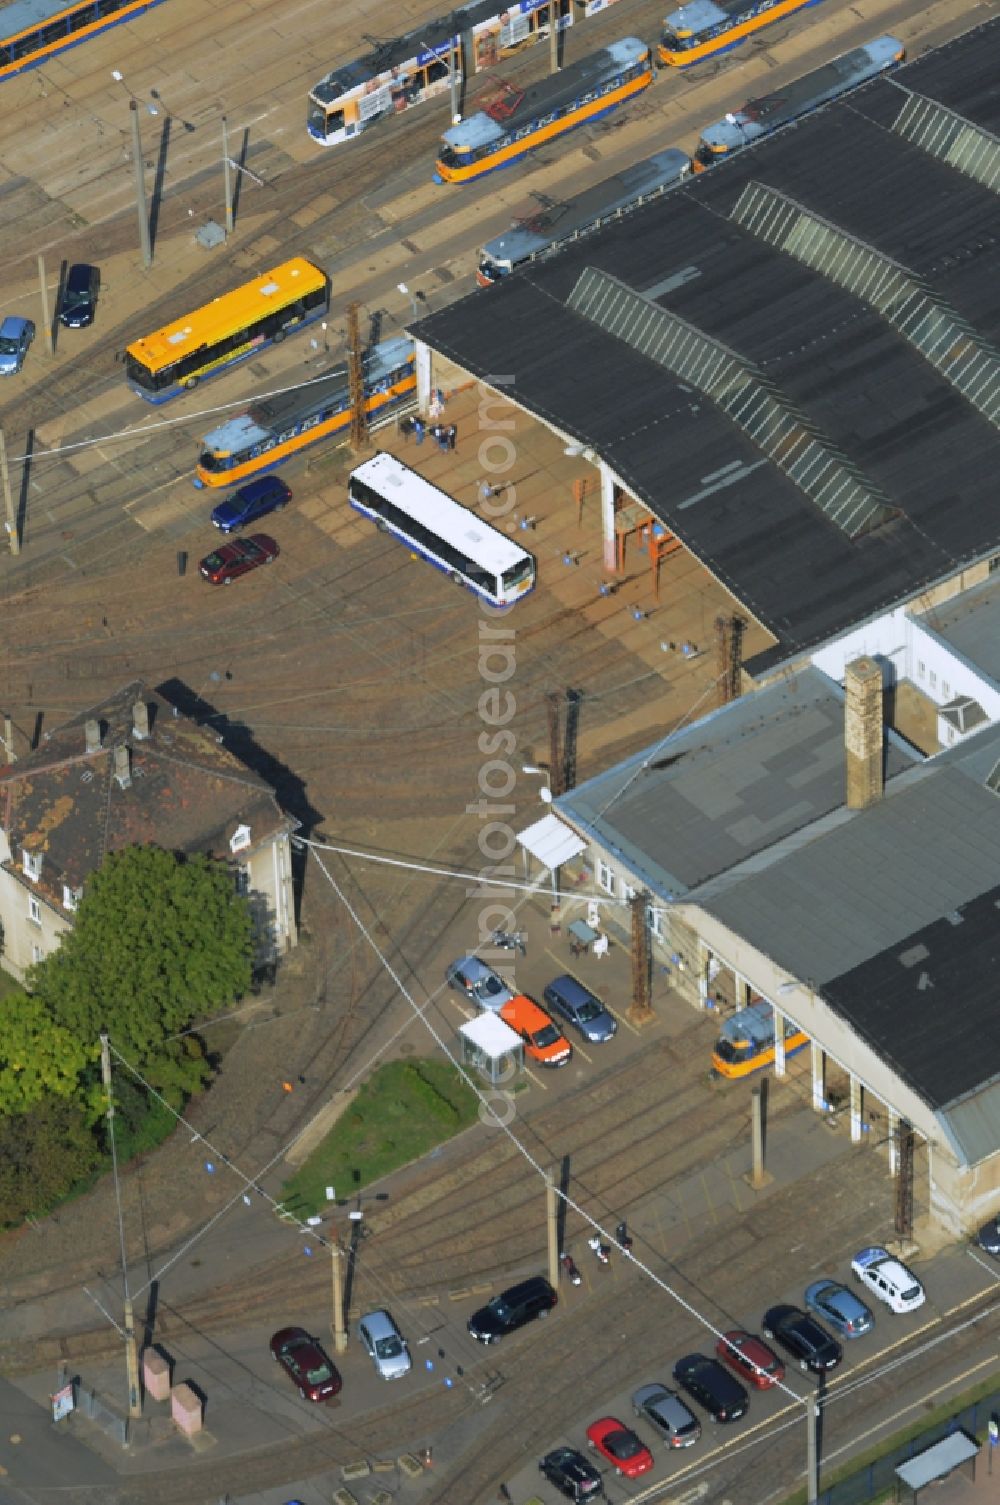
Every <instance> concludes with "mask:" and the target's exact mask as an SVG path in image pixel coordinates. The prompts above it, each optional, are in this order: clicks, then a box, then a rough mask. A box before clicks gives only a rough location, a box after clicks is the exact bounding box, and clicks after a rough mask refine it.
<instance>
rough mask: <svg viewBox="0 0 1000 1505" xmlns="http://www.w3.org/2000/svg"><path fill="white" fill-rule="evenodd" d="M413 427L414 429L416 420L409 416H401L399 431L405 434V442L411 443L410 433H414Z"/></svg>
mask: <svg viewBox="0 0 1000 1505" xmlns="http://www.w3.org/2000/svg"><path fill="white" fill-rule="evenodd" d="M413 429H414V420H413V419H412V418H409V417H407V418H401V419H400V420H399V432H400V433H401V434H402V436H403V443H404V444H409V442H410V435H411V434H412V433H413Z"/></svg>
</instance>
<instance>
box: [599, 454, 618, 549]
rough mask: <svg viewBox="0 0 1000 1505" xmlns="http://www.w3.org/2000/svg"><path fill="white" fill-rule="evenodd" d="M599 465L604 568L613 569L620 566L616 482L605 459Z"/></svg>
mask: <svg viewBox="0 0 1000 1505" xmlns="http://www.w3.org/2000/svg"><path fill="white" fill-rule="evenodd" d="M599 466H600V473H601V538H602V539H603V542H604V568H605V569H606V570H612V571H613V570H615V569H617V567H618V549H617V542H616V539H615V482H614V478H613V476H612V474H611V472H610V470H609V469H608V467H607V466H606V465H605V464H604V461H603V460H601V461H599Z"/></svg>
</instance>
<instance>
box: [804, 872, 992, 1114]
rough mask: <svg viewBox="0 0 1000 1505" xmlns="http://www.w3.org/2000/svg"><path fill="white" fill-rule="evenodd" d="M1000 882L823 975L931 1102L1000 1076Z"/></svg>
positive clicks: (852, 1018) (837, 1004) (840, 1002)
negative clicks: (868, 956) (844, 968)
mask: <svg viewBox="0 0 1000 1505" xmlns="http://www.w3.org/2000/svg"><path fill="white" fill-rule="evenodd" d="M998 975H1000V888H994V889H991V890H990V892H989V893H985V894H983V895H981V896H980V897H979V898H977V899H973V900H972V902H971V903H969V904H965V905H963V906H962V908H961V909H959V910H956V911H955V913H954V914H952V915H949V916H946V917H945V918H943V919H940V920H936V921H935V922H934V924H933V925H927V926H925V927H924V929H922V930H918V931H915V932H914V933H913V935H910V936H908V937H907V938H906V940H905V941H903V942H902V943H901V944H900V945H898V946H894V947H893V948H892V949H891V950H889V951H883V952H882V953H881V955H879V956H876V957H874V958H873V959H872V960H871V961H869V962H864V963H863V964H862V965H861V966H860V967H855V968H854V969H853V971H850V972H845V973H844V974H843V976H841V977H838V978H835V979H834V981H833V982H828V983H826V984H825V985H824V988H823V996H824V998H826V999H827V1000H828V1001H829V1002H830V1003H831V1004H832V1005H833V1007H834V1008H835V1009H836V1010H837V1012H838V1013H839V1014H842V1015H843V1016H844V1018H845V1019H847V1020H848V1021H849V1022H850V1024H851V1026H852V1028H854V1029H855V1030H857V1032H858V1034H859V1035H861V1037H862V1038H863V1039H865V1040H866V1041H867V1042H868V1043H869V1044H870V1045H871V1046H872V1047H873V1048H874V1049H875V1050H876V1051H877V1052H878V1054H879V1055H880V1056H882V1057H883V1058H884V1059H885V1060H886V1061H888V1062H889V1063H890V1064H891V1065H892V1066H893V1068H894V1070H895V1071H897V1072H898V1074H899V1075H900V1076H901V1077H902V1078H903V1079H904V1081H906V1082H908V1083H909V1084H910V1086H912V1087H913V1088H915V1089H916V1091H917V1092H919V1094H920V1096H921V1097H922V1098H924V1099H925V1100H926V1101H927V1102H929V1103H930V1104H931V1106H932V1107H933V1108H936V1109H940V1108H946V1107H947V1106H948V1105H949V1104H950V1103H954V1102H955V1101H956V1100H957V1099H958V1098H961V1097H964V1096H965V1095H966V1094H967V1093H970V1092H974V1091H976V1090H979V1089H981V1088H982V1087H983V1086H984V1084H986V1083H989V1082H991V1081H993V1080H995V1079H996V1078H998V1077H1000V1029H998V1028H997V977H998Z"/></svg>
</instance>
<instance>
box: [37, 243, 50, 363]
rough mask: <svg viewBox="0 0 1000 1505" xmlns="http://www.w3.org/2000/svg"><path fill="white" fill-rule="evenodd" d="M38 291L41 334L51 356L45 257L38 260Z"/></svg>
mask: <svg viewBox="0 0 1000 1505" xmlns="http://www.w3.org/2000/svg"><path fill="white" fill-rule="evenodd" d="M38 290H39V292H40V293H41V295H42V332H43V333H44V335H45V349H46V350H47V351H48V353H49V355H51V354H52V319H51V316H50V314H49V289H48V286H47V284H46V281H45V257H44V256H39V258H38Z"/></svg>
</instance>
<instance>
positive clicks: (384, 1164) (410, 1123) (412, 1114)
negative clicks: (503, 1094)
mask: <svg viewBox="0 0 1000 1505" xmlns="http://www.w3.org/2000/svg"><path fill="white" fill-rule="evenodd" d="M478 1109H479V1099H478V1098H477V1097H476V1095H475V1093H474V1092H473V1091H472V1090H471V1088H469V1087H467V1086H466V1084H465V1082H463V1081H462V1079H461V1077H460V1076H459V1074H458V1072H457V1071H456V1070H455V1068H454V1066H450V1065H449V1064H448V1063H447V1062H446V1061H388V1062H386V1064H385V1065H384V1066H380V1067H379V1068H378V1070H377V1071H375V1072H374V1073H373V1074H372V1075H371V1076H370V1077H369V1078H368V1080H367V1082H365V1084H364V1086H363V1087H362V1088H361V1090H360V1092H359V1093H358V1095H357V1097H356V1098H355V1100H354V1102H353V1103H352V1104H351V1106H350V1108H348V1110H347V1112H346V1113H345V1114H344V1116H343V1117H342V1118H341V1119H339V1120H338V1121H337V1123H335V1124H334V1126H333V1128H332V1129H331V1130H330V1132H329V1134H328V1135H327V1136H326V1138H325V1139H324V1140H323V1142H322V1144H320V1145H318V1146H317V1148H316V1149H315V1150H314V1151H313V1153H312V1154H311V1155H310V1156H309V1158H308V1160H306V1161H304V1162H303V1164H302V1165H301V1166H300V1167H299V1169H298V1170H297V1171H296V1172H295V1175H294V1176H292V1177H291V1179H290V1180H289V1181H286V1183H285V1185H284V1187H283V1188H282V1194H281V1199H282V1201H283V1202H284V1203H285V1204H286V1206H288V1207H289V1208H291V1209H292V1210H294V1211H295V1212H296V1213H297V1214H298V1215H299V1216H300V1217H308V1216H310V1215H311V1214H313V1213H316V1212H319V1211H320V1210H321V1209H322V1208H324V1207H325V1206H326V1205H327V1203H326V1188H327V1187H328V1186H334V1187H336V1190H337V1196H338V1198H343V1197H349V1196H351V1195H352V1193H354V1192H356V1191H360V1190H361V1189H362V1188H363V1187H365V1186H370V1185H371V1183H372V1182H373V1181H378V1180H379V1179H380V1178H381V1177H382V1176H386V1175H388V1174H389V1172H390V1171H394V1170H397V1169H398V1168H399V1167H400V1166H401V1165H406V1164H408V1162H409V1161H411V1160H419V1158H420V1157H421V1155H426V1154H427V1152H428V1150H432V1149H433V1148H434V1146H435V1145H438V1144H441V1143H443V1141H444V1140H446V1139H451V1138H452V1136H453V1135H455V1134H459V1133H461V1131H462V1130H463V1129H466V1128H468V1126H469V1125H470V1124H472V1123H474V1122H475V1120H476V1114H477V1112H478Z"/></svg>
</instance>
